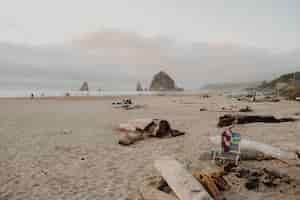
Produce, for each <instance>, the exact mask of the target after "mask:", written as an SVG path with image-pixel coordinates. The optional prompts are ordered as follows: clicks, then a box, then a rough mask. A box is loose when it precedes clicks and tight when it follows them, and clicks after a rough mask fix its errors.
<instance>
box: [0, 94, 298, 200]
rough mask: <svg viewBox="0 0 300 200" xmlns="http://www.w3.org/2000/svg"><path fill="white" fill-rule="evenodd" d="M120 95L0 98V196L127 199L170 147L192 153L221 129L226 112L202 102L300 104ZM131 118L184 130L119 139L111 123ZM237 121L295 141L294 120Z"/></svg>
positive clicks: (257, 133) (284, 141) (274, 138)
mask: <svg viewBox="0 0 300 200" xmlns="http://www.w3.org/2000/svg"><path fill="white" fill-rule="evenodd" d="M117 99H118V98H117V97H97V98H92V97H88V98H85V97H82V98H72V97H71V98H45V99H34V100H29V99H0V137H1V138H0V199H1V200H2V199H68V200H71V199H102V200H106V199H107V200H109V199H112V200H114V199H125V198H126V197H127V195H128V191H132V190H136V189H137V188H138V186H139V184H140V183H141V181H143V180H144V179H145V178H146V177H148V176H152V175H156V174H157V172H156V171H155V169H154V168H153V160H154V159H156V158H159V157H161V156H165V155H168V156H174V157H176V158H178V159H179V160H182V161H185V160H195V159H197V158H198V157H199V152H200V151H202V150H209V149H210V148H211V144H209V141H208V139H207V136H209V135H217V134H219V132H220V130H219V129H217V128H216V124H217V119H218V117H219V116H220V115H222V114H223V113H220V112H207V111H204V112H200V111H199V109H200V108H201V107H206V108H208V109H209V110H218V109H220V107H221V106H223V105H230V104H234V105H240V106H244V105H250V106H251V107H252V108H253V109H254V111H255V112H254V113H255V114H268V115H270V114H271V115H275V116H278V117H291V116H293V114H294V113H295V112H300V103H299V102H289V101H281V102H278V103H251V104H250V103H246V102H238V101H232V100H231V99H227V98H225V97H222V96H213V97H211V98H207V99H203V98H200V97H199V96H197V95H194V96H182V97H180V96H135V97H132V99H133V101H134V102H137V103H139V104H146V105H147V106H146V107H145V108H142V109H137V110H128V111H125V110H121V109H114V108H112V106H111V102H112V101H113V100H117ZM136 118H162V119H167V120H169V121H170V122H171V125H172V126H173V127H174V128H176V129H179V130H182V131H185V132H186V135H185V136H181V137H175V138H168V139H155V138H153V139H148V140H144V141H140V142H137V143H136V144H134V145H132V146H127V147H124V146H120V145H119V144H118V143H117V138H118V131H116V130H115V128H116V127H117V126H118V125H119V123H122V122H126V121H127V120H131V119H136ZM235 129H236V130H237V131H239V132H241V133H242V137H243V138H248V139H253V140H256V141H261V142H265V143H267V144H272V145H274V146H278V147H281V148H283V149H295V148H298V149H299V148H300V147H299V146H300V134H299V133H300V122H299V121H297V122H289V123H280V124H262V123H259V124H249V125H242V126H237V127H236V128H235ZM70 130H71V131H70ZM282 167H283V168H284V165H283V166H282ZM249 199H250V198H249Z"/></svg>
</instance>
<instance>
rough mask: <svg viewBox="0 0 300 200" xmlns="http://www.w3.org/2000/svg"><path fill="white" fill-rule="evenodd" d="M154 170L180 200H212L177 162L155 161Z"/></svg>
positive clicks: (171, 160) (170, 160)
mask: <svg viewBox="0 0 300 200" xmlns="http://www.w3.org/2000/svg"><path fill="white" fill-rule="evenodd" d="M154 165H155V167H156V169H157V170H158V171H159V172H160V173H161V175H162V176H163V178H164V179H165V180H166V181H167V183H168V185H169V186H170V187H171V188H172V190H173V191H174V192H175V194H176V196H177V197H178V198H179V199H180V200H212V199H213V198H212V197H211V196H210V195H209V193H208V192H207V191H206V190H205V188H204V187H203V186H202V185H201V183H199V182H198V181H197V180H196V179H195V178H194V177H193V176H192V174H190V173H189V172H188V171H187V170H186V169H185V168H184V167H183V166H182V165H181V164H180V163H179V162H177V161H176V160H174V159H172V158H163V159H160V160H156V161H155V164H154Z"/></svg>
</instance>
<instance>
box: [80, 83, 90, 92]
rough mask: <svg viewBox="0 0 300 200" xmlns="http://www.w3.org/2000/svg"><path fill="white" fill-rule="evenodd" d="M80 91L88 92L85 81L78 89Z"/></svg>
mask: <svg viewBox="0 0 300 200" xmlns="http://www.w3.org/2000/svg"><path fill="white" fill-rule="evenodd" d="M80 91H89V85H88V83H87V82H86V81H85V82H83V84H82V86H81V87H80Z"/></svg>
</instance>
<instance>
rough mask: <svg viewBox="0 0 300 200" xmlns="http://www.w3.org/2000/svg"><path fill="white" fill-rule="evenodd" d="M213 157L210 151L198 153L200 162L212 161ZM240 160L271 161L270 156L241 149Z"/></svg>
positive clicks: (252, 150)
mask: <svg viewBox="0 0 300 200" xmlns="http://www.w3.org/2000/svg"><path fill="white" fill-rule="evenodd" d="M212 158H213V156H212V153H211V152H210V151H203V152H201V153H200V156H199V159H200V160H212ZM240 159H241V160H271V159H272V156H268V155H265V154H264V153H262V152H259V151H257V150H255V149H241V155H240Z"/></svg>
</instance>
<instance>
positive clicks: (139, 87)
mask: <svg viewBox="0 0 300 200" xmlns="http://www.w3.org/2000/svg"><path fill="white" fill-rule="evenodd" d="M136 91H143V87H142V84H141V82H140V81H138V82H137V84H136Z"/></svg>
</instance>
